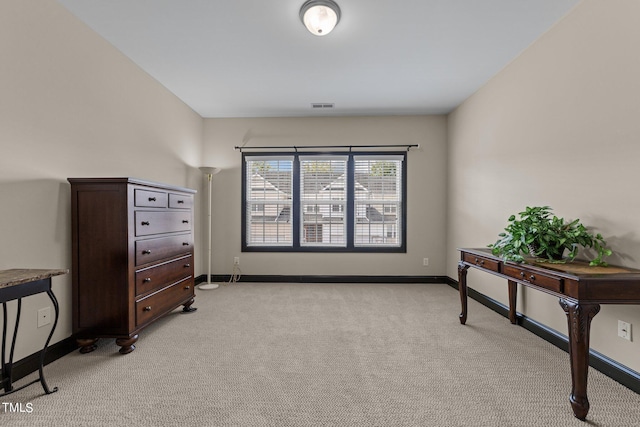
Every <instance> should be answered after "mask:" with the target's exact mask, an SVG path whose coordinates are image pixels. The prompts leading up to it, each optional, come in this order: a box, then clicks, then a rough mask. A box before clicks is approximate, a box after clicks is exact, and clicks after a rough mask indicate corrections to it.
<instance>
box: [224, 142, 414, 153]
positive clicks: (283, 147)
mask: <svg viewBox="0 0 640 427" xmlns="http://www.w3.org/2000/svg"><path fill="white" fill-rule="evenodd" d="M419 146H420V144H396V145H393V144H392V145H302V146H296V145H279V146H278V145H275V146H270V147H268V146H267V147H238V146H237V145H236V146H235V147H234V149H235V150H238V151H240V152H241V153H242V151H243V150H294V151H296V152H298V149H300V150H307V149H319V148H320V149H326V148H340V149H347V148H348V149H349V151H350V152H351V151H352V150H353V149H354V148H356V149H357V148H402V147H404V148H406V149H407V151H410V150H411V149H412V148H416V147H419Z"/></svg>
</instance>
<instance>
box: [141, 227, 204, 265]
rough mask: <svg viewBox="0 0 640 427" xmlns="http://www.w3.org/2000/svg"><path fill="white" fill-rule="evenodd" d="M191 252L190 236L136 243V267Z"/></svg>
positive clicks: (191, 239)
mask: <svg viewBox="0 0 640 427" xmlns="http://www.w3.org/2000/svg"><path fill="white" fill-rule="evenodd" d="M192 251H193V237H192V236H191V234H181V235H178V236H170V237H159V238H157V239H146V240H138V241H136V265H144V264H148V263H150V262H155V261H160V260H162V259H167V258H174V257H177V256H180V255H187V254H190V253H192Z"/></svg>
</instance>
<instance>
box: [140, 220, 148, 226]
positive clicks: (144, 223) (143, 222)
mask: <svg viewBox="0 0 640 427" xmlns="http://www.w3.org/2000/svg"><path fill="white" fill-rule="evenodd" d="M140 225H149V221H142V222H141V223H140Z"/></svg>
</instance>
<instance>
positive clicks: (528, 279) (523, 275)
mask: <svg viewBox="0 0 640 427" xmlns="http://www.w3.org/2000/svg"><path fill="white" fill-rule="evenodd" d="M502 272H503V273H504V274H505V275H507V276H509V277H513V278H514V279H516V280H518V281H520V282H525V283H531V284H532V285H536V286H538V287H540V288H544V289H549V290H551V291H554V292H559V293H560V292H562V291H563V289H562V288H563V286H562V279H561V278H558V277H552V276H545V275H544V274H540V273H538V272H537V271H532V270H529V269H527V268H522V267H516V266H512V265H506V264H505V265H504V266H503V268H502Z"/></svg>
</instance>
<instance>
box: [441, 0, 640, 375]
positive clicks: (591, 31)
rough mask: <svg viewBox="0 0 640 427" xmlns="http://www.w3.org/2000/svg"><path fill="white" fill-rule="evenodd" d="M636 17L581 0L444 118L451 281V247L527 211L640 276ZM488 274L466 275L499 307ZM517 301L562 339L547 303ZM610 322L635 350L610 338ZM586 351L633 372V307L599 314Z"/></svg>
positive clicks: (529, 296) (477, 242)
mask: <svg viewBox="0 0 640 427" xmlns="http://www.w3.org/2000/svg"><path fill="white" fill-rule="evenodd" d="M638 16H640V2H637V1H632V0H613V1H606V2H605V1H601V0H585V1H584V2H582V3H581V4H580V5H579V6H577V7H576V8H575V9H574V10H573V11H572V12H571V13H570V14H569V15H568V16H567V17H565V19H564V20H562V21H561V22H560V23H559V24H557V25H556V26H555V27H554V28H552V29H551V30H550V31H549V32H548V33H547V34H545V35H544V36H543V37H541V38H540V39H539V40H538V41H537V42H535V43H534V44H533V45H532V46H530V47H529V48H528V49H527V50H526V51H525V52H524V53H523V54H522V55H521V56H520V57H518V58H517V59H516V60H515V61H513V62H512V63H511V64H510V65H509V66H508V67H506V69H504V70H503V71H502V72H501V73H499V74H498V75H497V76H495V77H494V78H493V79H492V80H491V81H490V82H489V83H488V84H487V85H486V86H485V87H484V88H482V89H481V90H480V91H478V92H477V93H476V94H475V95H474V96H472V97H471V98H470V99H468V100H467V101H466V102H465V103H464V104H463V105H461V106H460V107H459V108H457V109H456V110H455V111H454V112H453V113H452V114H451V115H450V116H449V123H448V139H449V156H448V161H449V169H448V171H449V172H448V177H449V179H448V193H449V203H448V208H447V209H448V214H449V224H448V239H447V241H448V250H447V255H448V256H447V273H448V275H449V276H450V277H457V270H456V262H457V259H458V258H459V256H458V254H457V252H456V248H457V247H482V246H485V245H487V244H489V243H493V242H494V241H495V240H496V239H497V234H498V233H499V232H500V231H502V229H503V228H504V227H505V226H506V222H507V218H508V217H509V215H510V214H511V213H517V212H519V211H520V210H522V209H523V208H524V207H525V206H534V205H550V206H552V207H553V208H554V210H555V212H556V213H557V214H558V215H560V216H564V217H565V218H572V219H573V218H580V219H581V220H582V221H583V222H584V223H585V224H586V225H590V226H593V227H595V228H596V229H597V231H599V232H601V233H602V234H603V235H604V236H605V238H606V239H607V241H608V242H609V243H610V245H611V247H612V248H613V249H614V250H615V251H616V252H617V255H616V256H614V257H611V258H610V259H609V261H610V262H612V263H617V264H622V265H626V266H629V267H635V268H640V235H639V232H638V222H637V220H638V218H639V217H640V199H639V198H638V197H636V191H635V186H636V185H637V184H638V182H639V178H640V172H639V169H638V159H640V144H639V143H638V141H640V120H639V119H638V118H639V117H640V79H639V78H638V76H640V55H638V46H640V26H639V25H638ZM487 276H488V275H486V274H481V273H478V272H474V271H472V272H470V273H469V277H468V280H469V284H470V286H471V287H473V288H475V289H477V290H479V291H480V292H482V293H485V294H487V295H489V296H491V297H493V298H495V299H497V300H499V301H502V302H503V303H506V300H507V299H506V283H503V282H504V281H503V280H499V279H496V278H493V277H487ZM520 294H521V297H520V300H519V309H520V310H521V311H522V312H523V313H525V314H526V315H527V316H530V317H532V318H533V319H535V320H538V321H540V322H542V323H544V324H546V325H548V326H550V327H551V328H553V329H556V330H557V331H560V332H562V333H564V334H566V318H565V314H564V312H563V311H562V310H561V309H560V307H559V305H558V302H557V299H556V298H552V297H550V296H547V295H543V294H541V293H540V292H535V291H527V290H525V291H521V292H520ZM618 319H621V320H625V321H627V322H631V323H632V324H633V325H634V327H636V329H635V331H636V332H637V334H636V337H637V338H636V339H635V341H634V342H628V341H624V340H623V339H621V338H618V337H617V320H618ZM469 320H470V322H473V313H470V318H469ZM591 345H592V348H593V349H595V350H597V351H599V352H601V353H604V354H605V355H607V356H609V357H611V358H613V359H615V360H617V361H618V362H620V363H622V364H624V365H626V366H628V367H630V368H632V369H634V370H636V371H640V359H639V358H638V354H640V307H639V306H603V308H602V311H601V312H600V314H598V315H597V316H596V317H595V319H594V321H593V324H592V338H591Z"/></svg>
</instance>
